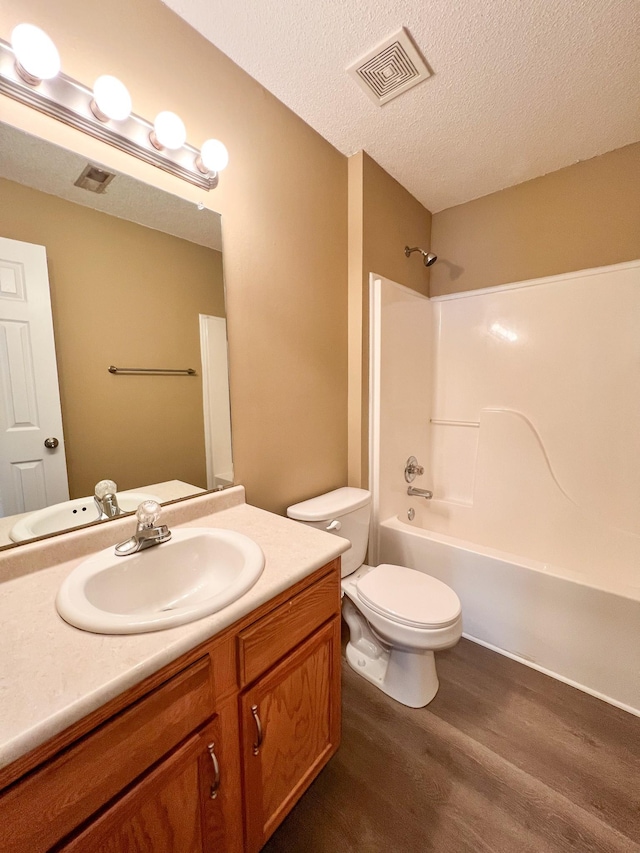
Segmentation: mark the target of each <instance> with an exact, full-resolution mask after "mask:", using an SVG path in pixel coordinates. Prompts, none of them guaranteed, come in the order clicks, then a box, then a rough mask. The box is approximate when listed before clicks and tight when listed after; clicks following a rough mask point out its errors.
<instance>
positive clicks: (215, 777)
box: [207, 743, 220, 800]
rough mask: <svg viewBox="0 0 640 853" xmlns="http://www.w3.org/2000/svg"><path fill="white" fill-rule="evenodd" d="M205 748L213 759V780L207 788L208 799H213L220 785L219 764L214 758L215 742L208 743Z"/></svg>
mask: <svg viewBox="0 0 640 853" xmlns="http://www.w3.org/2000/svg"><path fill="white" fill-rule="evenodd" d="M207 749H208V750H209V755H210V756H211V761H213V782H212V783H211V787H210V788H209V799H211V800H215V798H216V797H217V796H218V788H219V787H220V765H219V764H218V759H217V758H216V753H215V749H216V745H215V743H208V744H207Z"/></svg>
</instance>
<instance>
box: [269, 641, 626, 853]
mask: <svg viewBox="0 0 640 853" xmlns="http://www.w3.org/2000/svg"><path fill="white" fill-rule="evenodd" d="M436 660H437V667H438V674H439V678H440V690H439V692H438V694H437V696H436V698H435V699H434V700H433V702H431V704H430V705H428V706H427V707H426V708H421V709H418V710H414V709H411V708H405V707H404V706H402V705H400V704H398V703H397V702H394V701H393V700H391V699H389V698H388V697H387V696H385V695H384V694H383V693H382V692H380V691H379V690H377V689H376V688H374V687H373V686H372V685H370V684H369V683H368V682H366V681H365V680H364V679H363V678H361V677H360V676H358V675H357V674H356V673H354V672H353V671H351V669H350V668H349V667H348V666H347V664H346V663H345V662H343V730H342V745H341V747H340V750H339V751H338V753H337V755H336V756H335V757H334V758H333V759H332V760H331V762H330V763H329V765H328V766H327V767H326V768H325V770H323V772H322V773H321V774H320V776H319V778H318V779H317V780H316V781H315V782H314V783H313V785H312V786H311V788H310V789H309V791H308V792H307V793H306V794H305V796H304V797H303V798H302V800H301V801H300V802H299V803H298V805H297V806H296V807H295V809H294V810H293V811H292V812H291V814H290V815H289V817H288V818H287V819H286V820H285V822H284V823H283V824H282V825H281V827H280V828H279V829H278V830H277V831H276V833H275V834H274V835H273V836H272V838H271V839H270V840H269V842H268V843H267V845H266V846H265V847H264V848H263V850H264V853H284V851H287V853H298V851H300V853H303V851H304V853H351V851H358V853H564V851H572V853H576V851H579V853H595V852H596V851H597V853H640V719H639V718H637V717H634V716H632V715H630V714H627V713H626V712H624V711H620V710H619V709H617V708H613V707H612V706H610V705H607V704H606V703H604V702H601V701H600V700H598V699H595V698H593V697H592V696H587V695H586V694H584V693H581V692H580V691H578V690H575V689H574V688H572V687H569V686H567V685H566V684H561V683H560V682H558V681H555V680H554V679H552V678H549V677H548V676H545V675H542V674H541V673H539V672H536V671H535V670H532V669H529V668H528V667H526V666H523V665H522V664H519V663H516V662H515V661H512V660H509V659H508V658H505V657H503V656H502V655H498V654H496V653H495V652H491V651H489V650H488V649H485V648H483V647H482V646H478V645H476V644H475V643H471V642H469V641H468V640H462V641H461V642H460V643H459V644H458V645H457V646H456V647H455V648H454V649H451V650H449V651H446V652H440V653H438V654H437V655H436Z"/></svg>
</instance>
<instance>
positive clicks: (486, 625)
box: [375, 516, 640, 716]
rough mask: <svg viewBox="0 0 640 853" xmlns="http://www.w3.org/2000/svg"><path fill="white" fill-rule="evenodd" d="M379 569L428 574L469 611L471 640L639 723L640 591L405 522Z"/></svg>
mask: <svg viewBox="0 0 640 853" xmlns="http://www.w3.org/2000/svg"><path fill="white" fill-rule="evenodd" d="M375 532H376V534H377V535H376V537H375V539H376V540H377V548H378V562H380V563H397V564H400V565H405V566H409V567H410V568H413V569H417V570H419V571H423V572H425V573H427V574H429V575H432V576H433V577H436V578H438V579H439V580H441V581H444V583H446V584H448V585H449V586H451V587H452V588H453V589H454V590H455V591H456V593H457V594H458V596H459V597H460V600H461V602H462V613H463V626H464V634H463V636H465V637H467V638H468V639H470V640H473V641H474V642H477V643H480V644H481V645H484V646H487V647H488V648H490V649H493V650H494V651H497V652H500V653H501V654H504V655H507V656H508V657H511V658H514V659H515V660H518V661H520V662H522V663H524V664H527V665H528V666H531V667H533V668H535V669H538V670H540V671H541V672H544V673H546V674H548V675H551V676H553V677H554V678H557V679H559V680H560V681H564V682H566V683H567V684H570V685H572V686H574V687H577V688H578V689H580V690H584V691H585V692H587V693H590V694H592V695H594V696H597V697H599V698H600V699H603V700H605V701H606V702H609V703H611V704H612V705H616V706H618V707H619V708H623V709H624V710H626V711H629V712H630V713H632V714H636V715H637V716H640V589H638V588H637V587H633V586H630V585H624V586H622V587H620V588H618V589H616V587H614V586H611V585H610V586H607V584H606V583H603V582H598V583H596V582H595V581H593V582H592V581H591V580H590V579H589V577H588V576H586V575H582V574H580V573H579V572H577V571H569V570H566V571H563V570H562V569H561V568H557V569H556V568H554V567H552V566H549V565H548V564H545V563H541V562H537V561H535V560H530V559H525V558H521V557H516V556H514V555H512V554H508V553H505V552H501V551H498V550H494V549H492V548H487V547H484V546H480V545H474V544H472V543H470V542H466V541H463V540H460V539H455V538H453V537H451V536H448V535H445V534H441V533H434V532H431V531H429V530H427V529H425V528H423V527H420V526H419V525H418V524H416V522H413V523H410V522H408V521H405V520H403V519H402V518H399V517H397V516H394V517H391V518H388V519H386V520H385V521H382V522H381V523H380V524H379V525H378V529H377V530H376V531H375Z"/></svg>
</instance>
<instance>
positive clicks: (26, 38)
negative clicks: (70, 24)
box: [11, 24, 60, 86]
mask: <svg viewBox="0 0 640 853" xmlns="http://www.w3.org/2000/svg"><path fill="white" fill-rule="evenodd" d="M11 47H12V48H13V52H14V54H15V57H16V69H17V71H18V74H20V76H21V77H22V79H23V80H26V82H27V83H30V84H31V85H32V86H35V85H37V84H38V83H39V82H40V81H41V80H51V78H52V77H55V76H56V74H58V72H59V71H60V54H59V53H58V49H57V48H56V46H55V44H54V43H53V42H52V41H51V39H50V38H49V36H48V35H47V34H46V33H45V32H44V30H41V29H40V27H34V26H33V24H18V26H17V27H15V28H14V30H13V32H12V33H11Z"/></svg>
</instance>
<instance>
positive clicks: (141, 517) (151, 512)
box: [136, 500, 162, 527]
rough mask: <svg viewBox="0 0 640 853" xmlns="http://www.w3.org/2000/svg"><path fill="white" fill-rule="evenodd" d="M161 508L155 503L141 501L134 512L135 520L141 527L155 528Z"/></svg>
mask: <svg viewBox="0 0 640 853" xmlns="http://www.w3.org/2000/svg"><path fill="white" fill-rule="evenodd" d="M161 512H162V508H161V506H160V504H159V503H158V502H157V501H151V500H149V501H142V503H141V504H140V506H139V507H138V509H137V510H136V518H137V519H138V522H139V523H140V525H141V526H142V527H155V526H156V522H157V520H158V519H159V518H160V513H161Z"/></svg>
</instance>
